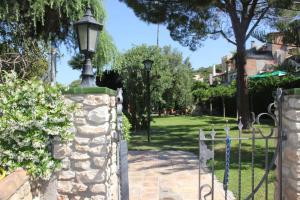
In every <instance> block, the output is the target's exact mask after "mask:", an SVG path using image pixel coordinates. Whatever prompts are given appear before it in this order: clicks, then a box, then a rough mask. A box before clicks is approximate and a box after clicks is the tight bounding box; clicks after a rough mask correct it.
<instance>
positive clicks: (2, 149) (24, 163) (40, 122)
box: [0, 72, 74, 179]
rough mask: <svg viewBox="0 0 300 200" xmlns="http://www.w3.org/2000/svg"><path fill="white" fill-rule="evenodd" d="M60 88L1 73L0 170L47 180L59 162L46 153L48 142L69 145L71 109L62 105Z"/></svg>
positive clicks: (47, 151) (70, 106)
mask: <svg viewBox="0 0 300 200" xmlns="http://www.w3.org/2000/svg"><path fill="white" fill-rule="evenodd" d="M61 92H62V88H60V87H57V86H56V87H52V86H50V85H45V84H44V83H43V82H41V81H39V80H20V79H18V78H17V76H16V74H15V73H13V72H12V73H5V74H4V77H3V82H2V83H1V84H0V109H1V110H2V113H3V116H1V117H0V167H4V168H5V169H7V170H8V172H12V171H14V170H15V169H16V168H19V167H22V168H24V169H26V170H27V172H28V173H29V174H30V175H31V177H32V178H33V179H35V178H42V179H49V178H50V175H51V173H52V172H53V170H54V169H56V168H57V167H59V164H60V161H59V160H56V159H54V158H53V156H52V155H51V152H50V150H49V146H50V143H51V141H52V138H54V137H58V138H60V139H61V141H69V140H71V139H72V138H73V134H72V133H71V132H70V131H69V130H70V126H71V121H70V119H69V117H68V116H70V113H72V111H73V110H74V106H72V105H66V104H65V103H64V100H63V96H62V93H61Z"/></svg>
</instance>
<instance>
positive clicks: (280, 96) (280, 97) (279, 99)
mask: <svg viewBox="0 0 300 200" xmlns="http://www.w3.org/2000/svg"><path fill="white" fill-rule="evenodd" d="M276 100H277V106H278V143H277V145H279V146H278V149H279V152H278V168H279V199H280V200H282V199H283V196H282V140H283V131H282V102H283V92H282V89H281V88H278V89H277V91H276Z"/></svg>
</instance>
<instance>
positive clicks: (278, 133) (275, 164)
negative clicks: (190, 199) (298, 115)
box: [199, 89, 285, 200]
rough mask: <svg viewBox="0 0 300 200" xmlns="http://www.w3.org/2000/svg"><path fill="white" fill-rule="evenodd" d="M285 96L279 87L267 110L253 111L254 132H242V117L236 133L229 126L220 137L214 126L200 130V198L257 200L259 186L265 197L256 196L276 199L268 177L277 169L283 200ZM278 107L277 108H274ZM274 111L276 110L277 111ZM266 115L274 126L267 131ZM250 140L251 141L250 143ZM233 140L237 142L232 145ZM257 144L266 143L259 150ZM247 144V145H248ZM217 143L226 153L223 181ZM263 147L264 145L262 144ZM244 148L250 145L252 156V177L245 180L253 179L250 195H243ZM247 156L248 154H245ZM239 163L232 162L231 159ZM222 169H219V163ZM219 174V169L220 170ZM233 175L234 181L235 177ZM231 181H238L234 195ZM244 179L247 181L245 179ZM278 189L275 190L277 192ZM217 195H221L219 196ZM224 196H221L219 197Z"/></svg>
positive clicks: (252, 129)
mask: <svg viewBox="0 0 300 200" xmlns="http://www.w3.org/2000/svg"><path fill="white" fill-rule="evenodd" d="M282 99H283V93H282V89H277V91H276V95H275V101H274V103H272V104H270V105H269V107H268V112H267V113H261V114H259V115H258V116H255V115H254V114H252V118H253V122H252V125H251V131H250V133H249V134H245V133H242V128H243V124H242V123H241V119H240V120H239V123H238V125H237V132H238V134H235V136H231V133H232V132H231V130H230V127H229V125H228V124H227V125H225V128H224V130H225V133H226V135H225V136H221V137H219V136H218V134H217V132H216V131H215V127H214V126H213V127H212V130H211V131H210V132H209V133H205V132H204V131H203V130H200V132H199V200H206V199H212V200H214V199H216V200H219V199H225V200H227V199H238V200H240V199H246V200H249V199H255V198H256V195H257V192H258V191H259V190H260V189H264V198H261V197H259V198H256V199H267V200H268V199H274V196H270V195H269V194H268V193H269V186H268V183H269V176H270V171H272V170H274V168H275V170H276V171H277V174H276V179H277V182H278V186H277V188H276V189H277V191H278V190H279V191H278V192H277V194H278V196H277V197H276V199H280V200H282V199H283V194H282V141H283V140H284V139H285V135H284V133H283V130H282ZM274 108H275V109H274ZM274 110H275V112H274ZM265 117H267V118H269V119H270V120H272V123H273V124H274V127H269V129H268V132H267V133H266V130H265V129H263V128H262V127H261V126H262V125H261V124H262V123H261V121H262V119H265ZM247 141H248V142H247ZM232 143H236V145H235V146H234V147H235V148H232ZM256 143H260V144H263V146H264V149H263V150H262V151H260V152H258V150H257V149H256V147H257V146H256ZM246 145H247V146H246ZM216 146H218V147H219V148H218V151H217V152H218V153H219V154H218V156H220V152H221V153H224V154H223V156H224V157H223V163H221V164H223V165H222V166H221V169H222V171H223V173H224V178H223V180H222V183H220V182H216V178H215V173H216V159H215V156H216ZM220 146H221V147H222V148H223V151H224V152H223V151H222V150H221V151H220ZM260 146H261V145H260ZM243 148H248V150H249V149H250V151H249V152H248V153H249V154H250V155H248V157H249V161H248V162H249V163H250V162H251V164H250V166H249V167H250V168H251V170H250V171H251V173H250V174H249V176H248V177H249V179H248V180H246V182H247V183H248V181H249V182H250V189H249V190H250V191H249V193H248V194H246V195H245V194H244V195H243V197H242V190H244V186H243V184H242V183H244V182H245V180H242V171H243V167H244V166H243V165H244V164H243V162H245V159H244V160H242V159H243V153H244V152H243ZM258 153H260V157H261V158H264V161H260V164H262V163H263V165H264V166H263V168H264V173H263V175H259V176H260V177H259V180H257V178H256V179H255V177H256V176H257V174H256V172H255V165H257V163H258V162H257V157H256V154H258ZM244 158H247V156H244ZM233 159H234V160H236V162H234V163H233V162H232V160H233ZM233 165H234V167H235V168H237V176H235V177H231V175H230V170H231V167H233ZM218 167H219V171H220V166H218ZM219 173H220V172H219ZM235 173H236V172H235ZM207 174H209V177H210V180H207ZM233 178H234V180H232V179H233ZM229 180H231V181H234V182H235V183H237V188H236V189H235V191H236V192H235V194H234V197H233V196H232V195H229V194H228V193H229V189H228V187H229ZM243 181H244V182H243ZM216 184H219V185H218V186H220V185H221V186H222V191H221V193H222V195H220V191H217V192H216ZM276 189H274V190H275V191H276ZM216 195H218V197H216ZM220 196H222V198H220Z"/></svg>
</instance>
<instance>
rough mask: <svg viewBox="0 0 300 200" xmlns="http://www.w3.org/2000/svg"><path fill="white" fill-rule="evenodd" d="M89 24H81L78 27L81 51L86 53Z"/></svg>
mask: <svg viewBox="0 0 300 200" xmlns="http://www.w3.org/2000/svg"><path fill="white" fill-rule="evenodd" d="M87 28H88V26H87V24H79V25H78V37H79V43H80V50H81V51H84V50H87V37H88V35H87V33H88V32H87Z"/></svg>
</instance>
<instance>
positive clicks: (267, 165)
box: [265, 138, 269, 200]
mask: <svg viewBox="0 0 300 200" xmlns="http://www.w3.org/2000/svg"><path fill="white" fill-rule="evenodd" d="M265 146H266V147H265V148H266V149H265V173H266V180H265V184H266V185H265V199H266V200H268V174H269V140H268V138H266V145H265Z"/></svg>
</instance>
